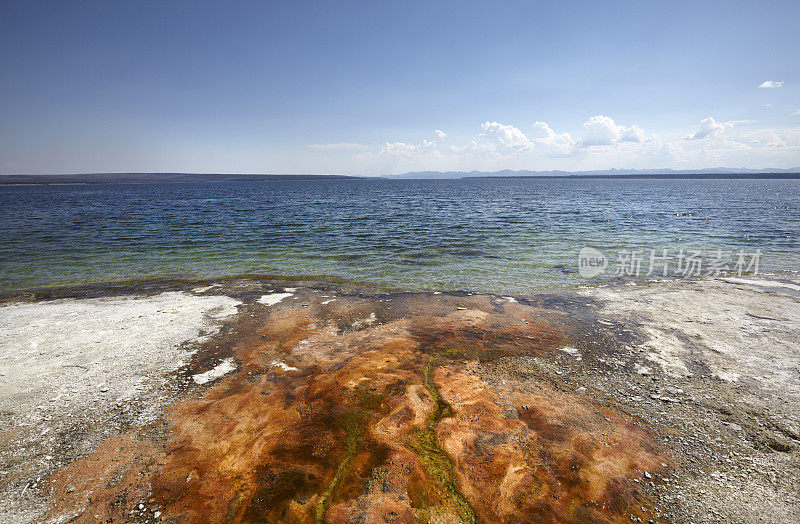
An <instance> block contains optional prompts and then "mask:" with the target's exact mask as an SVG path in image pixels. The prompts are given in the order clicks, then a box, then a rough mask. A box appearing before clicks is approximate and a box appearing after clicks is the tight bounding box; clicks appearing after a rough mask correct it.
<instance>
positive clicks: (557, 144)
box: [531, 122, 577, 153]
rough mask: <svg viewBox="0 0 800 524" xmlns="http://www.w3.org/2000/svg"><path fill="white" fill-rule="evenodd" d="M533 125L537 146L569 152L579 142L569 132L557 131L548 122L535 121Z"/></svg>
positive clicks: (534, 139) (534, 140)
mask: <svg viewBox="0 0 800 524" xmlns="http://www.w3.org/2000/svg"><path fill="white" fill-rule="evenodd" d="M531 127H533V142H534V144H536V145H537V146H543V147H544V148H547V147H549V148H552V149H554V150H556V151H558V152H560V153H569V152H570V151H572V149H573V148H574V147H575V145H576V144H577V141H576V140H575V139H573V138H572V136H571V135H570V134H569V133H556V132H555V131H553V129H552V128H551V127H550V126H549V125H547V122H534V123H533V124H531Z"/></svg>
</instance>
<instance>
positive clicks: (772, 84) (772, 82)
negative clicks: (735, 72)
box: [758, 80, 783, 89]
mask: <svg viewBox="0 0 800 524" xmlns="http://www.w3.org/2000/svg"><path fill="white" fill-rule="evenodd" d="M782 85H783V82H778V81H775V80H767V81H766V82H764V83H763V84H761V85H760V86H758V88H759V89H772V88H775V87H781V86H782Z"/></svg>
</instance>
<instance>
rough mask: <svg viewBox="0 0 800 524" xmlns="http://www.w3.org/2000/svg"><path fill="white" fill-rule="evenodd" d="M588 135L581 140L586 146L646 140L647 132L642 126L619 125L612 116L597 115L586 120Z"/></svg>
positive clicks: (585, 126) (584, 125) (585, 125)
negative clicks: (645, 132)
mask: <svg viewBox="0 0 800 524" xmlns="http://www.w3.org/2000/svg"><path fill="white" fill-rule="evenodd" d="M583 127H584V129H586V135H585V136H584V137H583V140H582V141H581V145H582V146H584V147H591V146H610V145H612V144H616V143H618V142H637V143H638V142H644V141H645V134H644V131H643V130H642V128H641V127H639V126H631V127H625V126H622V125H617V123H616V122H614V120H613V119H612V118H610V117H607V116H605V115H596V116H593V117H591V118H590V119H589V120H587V121H586V122H584V124H583Z"/></svg>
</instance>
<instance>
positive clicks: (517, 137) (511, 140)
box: [481, 121, 534, 151]
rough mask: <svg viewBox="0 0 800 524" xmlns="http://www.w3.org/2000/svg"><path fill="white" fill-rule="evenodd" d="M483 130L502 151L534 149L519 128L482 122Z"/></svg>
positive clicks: (498, 123)
mask: <svg viewBox="0 0 800 524" xmlns="http://www.w3.org/2000/svg"><path fill="white" fill-rule="evenodd" d="M481 127H483V130H484V131H486V135H487V136H489V137H491V138H493V139H494V140H496V141H497V142H498V143H499V144H500V146H501V147H502V148H504V149H508V150H512V151H529V150H530V149H532V148H533V147H534V144H533V142H531V140H530V139H529V138H528V137H527V136H525V133H523V132H522V131H521V130H520V129H519V128H516V127H514V126H511V125H506V124H501V123H500V122H488V121H487V122H484V123H483V125H482V126H481Z"/></svg>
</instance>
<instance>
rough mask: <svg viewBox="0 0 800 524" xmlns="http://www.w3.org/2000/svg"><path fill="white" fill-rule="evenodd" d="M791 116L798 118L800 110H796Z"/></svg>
mask: <svg viewBox="0 0 800 524" xmlns="http://www.w3.org/2000/svg"><path fill="white" fill-rule="evenodd" d="M792 115H794V116H800V109H798V110H797V111H795V112H794V113H792Z"/></svg>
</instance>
